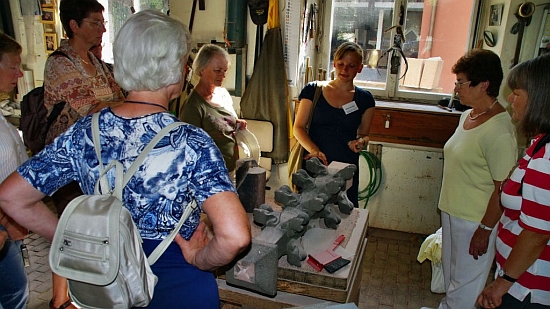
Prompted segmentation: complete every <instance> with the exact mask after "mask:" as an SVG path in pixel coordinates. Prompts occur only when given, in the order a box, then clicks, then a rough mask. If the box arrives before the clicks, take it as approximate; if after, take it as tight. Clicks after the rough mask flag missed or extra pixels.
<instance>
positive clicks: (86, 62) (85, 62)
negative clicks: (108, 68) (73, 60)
mask: <svg viewBox="0 0 550 309" xmlns="http://www.w3.org/2000/svg"><path fill="white" fill-rule="evenodd" d="M80 60H82V62H84V64H90V63H89V62H88V61H86V60H84V59H82V58H80Z"/></svg>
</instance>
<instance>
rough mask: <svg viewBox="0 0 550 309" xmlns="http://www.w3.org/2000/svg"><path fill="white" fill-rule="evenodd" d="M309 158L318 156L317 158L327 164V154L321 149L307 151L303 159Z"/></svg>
mask: <svg viewBox="0 0 550 309" xmlns="http://www.w3.org/2000/svg"><path fill="white" fill-rule="evenodd" d="M310 158H319V160H321V162H323V164H324V165H328V161H327V156H326V155H325V154H324V153H323V152H322V151H321V150H317V151H313V152H310V153H308V154H307V155H306V156H305V157H304V160H308V159H310Z"/></svg>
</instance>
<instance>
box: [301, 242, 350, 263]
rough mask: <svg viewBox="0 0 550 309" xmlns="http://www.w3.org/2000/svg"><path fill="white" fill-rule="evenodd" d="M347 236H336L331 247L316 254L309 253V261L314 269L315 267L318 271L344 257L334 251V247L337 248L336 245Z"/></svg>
mask: <svg viewBox="0 0 550 309" xmlns="http://www.w3.org/2000/svg"><path fill="white" fill-rule="evenodd" d="M345 238H346V237H345V236H344V235H340V236H338V237H336V239H335V240H334V242H333V243H332V246H331V247H330V248H329V249H327V250H325V251H322V252H319V253H317V254H314V255H311V254H308V259H307V263H308V264H309V265H311V267H313V269H315V270H316V271H321V270H323V268H324V267H325V266H326V265H328V264H330V263H333V262H336V261H337V260H339V259H342V256H340V255H339V254H336V253H335V252H334V249H336V247H338V246H339V245H340V244H341V243H342V241H344V239H345ZM344 266H345V265H344ZM342 267H343V266H342Z"/></svg>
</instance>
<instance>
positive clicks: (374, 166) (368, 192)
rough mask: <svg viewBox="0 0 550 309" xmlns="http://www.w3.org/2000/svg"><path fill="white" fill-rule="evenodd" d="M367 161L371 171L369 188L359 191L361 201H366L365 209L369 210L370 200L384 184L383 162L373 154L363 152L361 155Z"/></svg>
mask: <svg viewBox="0 0 550 309" xmlns="http://www.w3.org/2000/svg"><path fill="white" fill-rule="evenodd" d="M359 154H360V155H361V157H363V158H364V159H365V160H366V161H367V166H368V169H369V182H368V184H367V186H366V187H365V188H364V189H362V190H359V197H358V200H359V201H365V205H364V206H363V208H365V209H366V208H367V204H368V203H369V198H370V197H371V196H373V195H374V193H376V191H378V189H379V188H380V184H381V183H382V162H381V161H380V159H378V157H376V155H375V154H374V153H372V152H369V151H366V150H363V151H361V152H360V153H359Z"/></svg>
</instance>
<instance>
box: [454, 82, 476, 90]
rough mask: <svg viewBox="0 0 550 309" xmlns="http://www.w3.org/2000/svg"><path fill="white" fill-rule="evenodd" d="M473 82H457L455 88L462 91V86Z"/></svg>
mask: <svg viewBox="0 0 550 309" xmlns="http://www.w3.org/2000/svg"><path fill="white" fill-rule="evenodd" d="M471 82H472V81H466V82H462V83H461V82H455V87H456V89H461V88H462V85H466V84H469V83H471Z"/></svg>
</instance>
